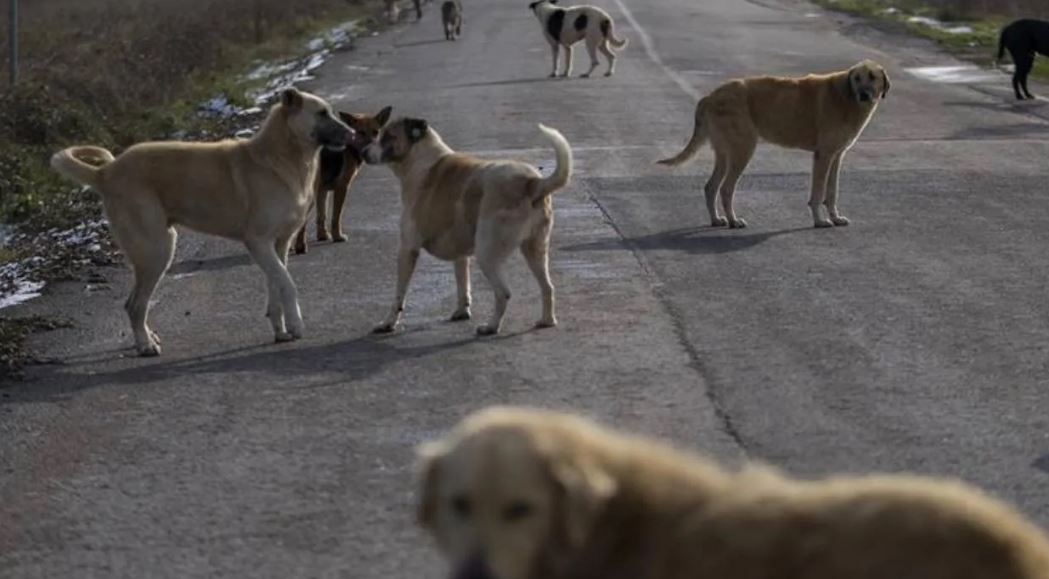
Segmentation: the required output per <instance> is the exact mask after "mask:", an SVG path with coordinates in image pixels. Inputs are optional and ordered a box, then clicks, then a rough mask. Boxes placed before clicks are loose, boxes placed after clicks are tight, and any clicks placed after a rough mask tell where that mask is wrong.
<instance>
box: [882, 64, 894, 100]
mask: <svg viewBox="0 0 1049 579" xmlns="http://www.w3.org/2000/svg"><path fill="white" fill-rule="evenodd" d="M881 80H882V83H884V88H883V89H882V91H881V98H885V97H887V96H889V89H890V88H892V81H890V80H889V73H888V72H886V71H885V69H884V68H883V69H881Z"/></svg>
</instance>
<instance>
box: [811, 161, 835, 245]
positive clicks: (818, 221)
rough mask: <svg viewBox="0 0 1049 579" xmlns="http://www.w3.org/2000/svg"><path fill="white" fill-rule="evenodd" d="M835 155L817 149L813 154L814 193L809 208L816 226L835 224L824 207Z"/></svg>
mask: <svg viewBox="0 0 1049 579" xmlns="http://www.w3.org/2000/svg"><path fill="white" fill-rule="evenodd" d="M835 157H836V155H832V154H830V153H827V152H825V151H816V152H815V153H813V156H812V193H811V195H810V196H809V209H810V210H811V211H812V221H813V224H814V225H815V226H816V227H833V226H834V222H832V221H830V220H829V219H827V218H825V217H824V216H823V210H822V207H823V202H824V200H825V199H826V195H827V184H828V181H829V175H830V169H831V166H832V165H833V163H834V159H835ZM835 202H836V200H835Z"/></svg>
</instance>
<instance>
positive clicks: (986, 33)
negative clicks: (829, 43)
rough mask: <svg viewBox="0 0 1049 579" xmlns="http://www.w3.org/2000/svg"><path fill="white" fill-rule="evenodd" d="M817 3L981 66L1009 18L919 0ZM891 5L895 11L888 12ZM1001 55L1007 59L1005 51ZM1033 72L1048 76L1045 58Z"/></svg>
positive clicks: (991, 55) (827, 0)
mask: <svg viewBox="0 0 1049 579" xmlns="http://www.w3.org/2000/svg"><path fill="white" fill-rule="evenodd" d="M813 1H814V2H815V3H816V4H817V5H819V6H822V7H824V8H828V9H830V10H836V11H839V12H845V13H847V14H852V15H855V16H861V17H864V18H867V19H870V20H874V21H877V22H882V23H885V24H889V25H892V26H894V27H897V28H899V29H901V30H906V31H907V32H909V33H911V34H914V35H916V36H920V37H923V38H928V39H930V40H933V41H935V42H936V43H937V44H939V45H940V46H941V47H943V48H944V49H946V50H948V51H950V52H952V53H953V54H955V55H957V56H959V57H961V58H963V59H965V60H968V61H970V62H973V63H975V64H980V65H984V66H989V65H991V64H992V63H993V62H994V58H995V56H996V55H997V52H998V36H999V33H1000V32H1001V29H1002V27H1003V26H1005V25H1006V24H1008V22H1009V19H1007V18H1004V17H1001V16H995V15H979V14H964V13H961V12H959V11H957V10H954V9H951V8H947V7H934V6H930V5H929V4H927V3H925V2H922V1H921V0H893V1H888V0H813ZM890 7H893V8H896V10H897V12H895V13H889V12H887V9H888V8H890ZM912 16H926V17H930V18H935V19H937V20H940V21H941V22H944V23H945V24H947V25H949V26H968V27H970V28H972V32H971V33H967V34H953V33H950V32H946V31H944V30H940V29H937V28H933V27H931V26H926V25H923V24H918V23H912V22H908V21H907V20H908V18H910V17H912ZM1005 59H1006V60H1007V59H1008V55H1006V57H1005ZM1034 76H1035V77H1037V78H1040V79H1043V80H1045V79H1049V59H1039V60H1038V61H1037V63H1036V66H1035V70H1034Z"/></svg>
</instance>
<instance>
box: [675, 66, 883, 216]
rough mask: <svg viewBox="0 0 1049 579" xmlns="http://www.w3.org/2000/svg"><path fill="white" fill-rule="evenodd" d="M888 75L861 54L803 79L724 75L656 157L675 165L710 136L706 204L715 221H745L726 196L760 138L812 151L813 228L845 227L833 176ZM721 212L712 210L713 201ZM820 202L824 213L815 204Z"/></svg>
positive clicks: (731, 192) (867, 118) (873, 107)
mask: <svg viewBox="0 0 1049 579" xmlns="http://www.w3.org/2000/svg"><path fill="white" fill-rule="evenodd" d="M889 87H890V83H889V76H888V74H886V72H885V69H884V68H882V66H881V65H880V64H878V63H876V62H872V61H870V60H865V61H863V62H861V63H859V64H857V65H856V66H853V67H852V68H850V69H849V70H845V71H841V72H836V73H833V74H826V75H809V76H806V77H804V78H782V77H770V76H763V77H756V78H747V79H741V80H733V81H731V82H728V83H726V84H724V85H722V86H721V87H719V88H718V89H716V90H714V92H712V93H710V95H708V96H707V97H705V98H703V99H701V100H700V101H699V104H698V105H697V106H696V114H695V128H694V129H693V133H692V138H691V140H689V142H688V145H686V146H685V149H684V150H683V151H682V152H681V153H679V154H678V155H677V156H675V157H672V158H670V159H664V160H662V161H659V163H661V164H663V165H679V164H681V163H683V162H685V161H687V160H688V159H690V158H692V157H693V156H694V155H695V154H696V152H697V151H699V149H700V147H702V146H703V144H704V143H706V142H707V141H710V144H711V145H712V146H713V148H714V154H715V156H716V160H715V163H714V173H713V174H712V175H711V177H710V180H709V181H707V185H706V198H707V211H708V212H709V213H710V222H711V224H712V225H713V226H715V227H720V226H724V225H728V226H729V227H733V228H736V227H746V226H747V222H746V221H744V220H743V219H741V218H739V217H737V216H736V213H735V211H734V210H733V206H732V198H733V195H735V193H736V184H737V183H738V182H739V178H740V176H741V175H742V174H743V170H744V169H746V167H747V164H748V163H750V160H751V158H752V157H753V156H754V149H755V148H756V147H757V144H758V141H759V140H765V141H768V142H770V143H772V144H775V145H780V146H782V147H788V148H792V149H802V150H805V151H812V152H813V153H814V157H813V167H812V193H811V195H810V197H809V208H810V209H811V210H812V219H813V222H814V223H815V225H816V227H832V226H835V225H838V226H844V225H848V224H849V220H848V219H847V218H846V217H845V216H844V215H842V214H841V213H840V212H839V210H838V177H839V174H840V172H841V162H842V159H843V158H844V157H845V153H846V152H848V150H849V148H850V147H852V145H853V144H854V143H855V142H856V139H858V138H859V136H860V133H862V132H863V129H864V128H865V127H866V126H867V123H868V122H870V119H871V117H872V116H873V115H874V111H875V110H877V108H878V104H879V103H880V102H881V100H882V99H884V98H885V96H886V95H887V94H888V93H889ZM719 195H720V197H721V206H722V208H723V209H724V211H725V216H724V217H722V216H721V215H720V214H719V213H718V207H717V201H718V197H719ZM822 205H826V207H827V214H828V216H829V219H828V218H827V217H824V216H823V213H822V209H821V206H822Z"/></svg>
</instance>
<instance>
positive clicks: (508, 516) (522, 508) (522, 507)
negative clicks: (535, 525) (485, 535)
mask: <svg viewBox="0 0 1049 579" xmlns="http://www.w3.org/2000/svg"><path fill="white" fill-rule="evenodd" d="M532 510H533V509H532V505H530V504H528V503H525V502H517V503H510V504H509V505H507V506H506V508H504V509H503V519H504V520H505V521H506V522H508V523H513V522H516V521H520V520H521V519H524V518H527V517H528V515H531V514H532Z"/></svg>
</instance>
